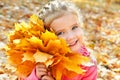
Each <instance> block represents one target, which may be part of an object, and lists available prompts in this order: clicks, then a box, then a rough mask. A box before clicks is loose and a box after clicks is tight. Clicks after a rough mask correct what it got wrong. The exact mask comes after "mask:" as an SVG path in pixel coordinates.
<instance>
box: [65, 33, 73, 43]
mask: <svg viewBox="0 0 120 80" xmlns="http://www.w3.org/2000/svg"><path fill="white" fill-rule="evenodd" d="M74 39H75V35H74V33H73V32H71V31H69V32H67V34H66V41H67V42H68V43H69V42H72V41H73V40H74Z"/></svg>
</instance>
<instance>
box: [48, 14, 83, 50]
mask: <svg viewBox="0 0 120 80" xmlns="http://www.w3.org/2000/svg"><path fill="white" fill-rule="evenodd" d="M80 27H81V26H80V25H79V22H78V18H77V16H76V15H75V14H72V13H66V14H65V15H63V16H61V17H59V18H57V19H55V20H53V21H52V23H51V24H50V28H52V29H53V31H54V32H55V34H56V35H57V36H58V37H59V38H63V39H65V40H66V42H67V44H68V45H69V47H70V49H71V50H72V51H74V52H79V50H80V48H81V47H82V46H83V43H82V36H81V28H80Z"/></svg>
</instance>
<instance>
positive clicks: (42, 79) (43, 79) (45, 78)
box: [41, 75, 54, 80]
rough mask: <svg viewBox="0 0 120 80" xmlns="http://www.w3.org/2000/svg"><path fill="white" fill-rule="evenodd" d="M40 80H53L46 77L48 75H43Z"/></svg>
mask: <svg viewBox="0 0 120 80" xmlns="http://www.w3.org/2000/svg"><path fill="white" fill-rule="evenodd" d="M41 80H54V79H53V78H52V77H51V76H48V75H43V76H42V77H41Z"/></svg>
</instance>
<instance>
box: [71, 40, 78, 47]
mask: <svg viewBox="0 0 120 80" xmlns="http://www.w3.org/2000/svg"><path fill="white" fill-rule="evenodd" d="M77 42H78V40H76V41H75V42H74V43H72V44H70V45H69V47H73V46H74V45H76V44H77Z"/></svg>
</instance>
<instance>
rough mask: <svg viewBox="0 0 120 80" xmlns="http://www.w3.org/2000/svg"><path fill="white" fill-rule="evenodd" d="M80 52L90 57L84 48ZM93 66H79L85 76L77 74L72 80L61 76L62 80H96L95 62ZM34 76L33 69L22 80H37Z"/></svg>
mask: <svg viewBox="0 0 120 80" xmlns="http://www.w3.org/2000/svg"><path fill="white" fill-rule="evenodd" d="M80 52H81V53H82V55H84V56H89V55H90V54H89V52H88V51H87V49H86V48H85V47H82V48H81V50H80ZM93 62H94V61H93ZM94 64H95V65H93V66H81V67H82V69H84V70H86V73H85V75H80V74H79V75H77V76H75V77H73V78H68V77H67V76H65V75H63V76H62V80H96V79H97V65H96V62H94ZM35 74H36V72H35V69H33V71H32V73H31V74H30V75H29V76H28V77H27V78H26V79H24V80H39V79H38V78H37V76H36V75H35Z"/></svg>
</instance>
